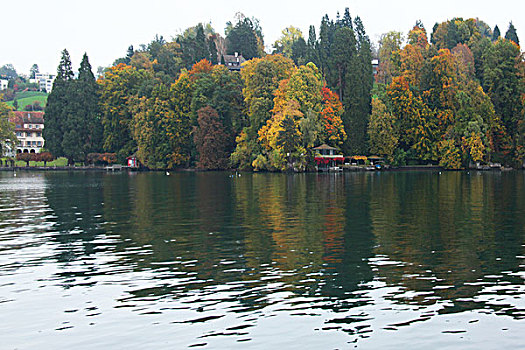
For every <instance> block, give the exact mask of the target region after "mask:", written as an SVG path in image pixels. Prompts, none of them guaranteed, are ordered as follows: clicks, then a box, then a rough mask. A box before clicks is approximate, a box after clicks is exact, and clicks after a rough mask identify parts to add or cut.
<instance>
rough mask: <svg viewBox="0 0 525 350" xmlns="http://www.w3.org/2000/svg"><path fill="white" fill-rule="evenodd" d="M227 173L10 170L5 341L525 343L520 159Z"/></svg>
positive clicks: (3, 216) (3, 210) (0, 322)
mask: <svg viewBox="0 0 525 350" xmlns="http://www.w3.org/2000/svg"><path fill="white" fill-rule="evenodd" d="M231 175H232V173H228V172H211V173H174V174H171V175H170V176H166V175H165V174H163V173H132V174H127V173H121V174H105V173H76V172H75V173H67V172H18V173H17V176H14V175H13V173H12V172H0V348H2V349H4V348H5V349H44V348H49V349H71V348H73V349H109V348H112V349H180V348H188V347H191V348H198V349H200V348H208V349H233V348H237V349H348V348H359V349H379V348H380V349H400V348H403V349H421V348H423V347H426V348H428V349H449V348H450V349H481V348H483V349H495V348H497V349H500V348H508V349H517V348H525V336H524V335H525V284H524V281H525V173H523V172H504V173H500V172H484V173H481V172H470V173H467V172H444V173H442V174H439V173H437V172H385V173H344V174H300V175H286V174H242V176H234V177H232V176H231Z"/></svg>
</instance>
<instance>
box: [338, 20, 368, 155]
mask: <svg viewBox="0 0 525 350" xmlns="http://www.w3.org/2000/svg"><path fill="white" fill-rule="evenodd" d="M354 28H355V33H356V38H357V55H356V56H355V57H354V58H353V59H352V60H351V61H350V66H349V68H348V70H347V72H346V91H345V93H344V95H343V105H344V107H345V113H344V115H343V123H344V125H345V131H346V133H347V135H348V139H347V141H346V142H345V143H344V145H343V148H344V151H345V153H346V154H366V153H367V152H368V146H367V142H368V141H367V132H366V130H367V127H368V120H369V117H370V113H371V111H372V106H371V103H372V95H371V91H372V88H373V85H374V75H373V70H372V51H371V46H370V40H369V38H368V36H367V35H366V33H365V29H364V26H363V23H362V22H361V19H360V18H359V17H356V18H355V20H354Z"/></svg>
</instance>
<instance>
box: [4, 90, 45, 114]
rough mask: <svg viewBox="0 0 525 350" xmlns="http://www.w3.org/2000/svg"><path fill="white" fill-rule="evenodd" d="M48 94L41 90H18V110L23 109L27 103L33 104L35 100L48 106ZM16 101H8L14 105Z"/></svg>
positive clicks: (43, 105) (16, 97) (10, 104)
mask: <svg viewBox="0 0 525 350" xmlns="http://www.w3.org/2000/svg"><path fill="white" fill-rule="evenodd" d="M47 96H48V94H46V93H45V92H39V91H23V92H18V93H17V94H16V96H15V99H16V100H17V101H18V110H19V111H23V110H24V107H25V106H27V105H32V104H33V103H34V102H35V101H38V102H40V105H41V106H42V107H45V106H46V103H47ZM13 102H14V101H8V102H6V103H7V104H8V105H9V106H11V107H13Z"/></svg>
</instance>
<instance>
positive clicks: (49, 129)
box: [43, 49, 74, 157]
mask: <svg viewBox="0 0 525 350" xmlns="http://www.w3.org/2000/svg"><path fill="white" fill-rule="evenodd" d="M73 76H74V74H73V70H72V69H71V58H70V57H69V52H68V51H67V49H64V50H63V51H62V57H61V59H60V63H59V65H58V68H57V77H56V78H55V81H54V83H53V90H52V91H51V93H50V94H49V96H48V99H47V106H46V118H45V127H44V130H43V137H44V140H45V144H46V148H47V149H48V150H49V151H50V152H51V153H53V155H55V156H57V157H59V156H63V155H64V151H63V149H62V141H63V136H64V131H65V130H64V123H65V121H66V120H67V118H69V115H70V108H71V106H70V101H71V98H70V94H71V90H72V89H71V87H72V80H73Z"/></svg>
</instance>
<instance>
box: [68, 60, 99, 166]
mask: <svg viewBox="0 0 525 350" xmlns="http://www.w3.org/2000/svg"><path fill="white" fill-rule="evenodd" d="M72 93H73V101H71V103H74V107H75V110H74V111H73V113H72V115H71V116H70V118H68V120H67V123H66V130H73V129H76V130H77V134H78V136H79V139H77V140H76V142H77V146H76V148H77V149H79V150H80V151H81V154H80V155H79V158H77V160H81V159H84V158H85V156H86V155H87V154H88V153H95V152H100V151H101V150H102V121H101V118H100V107H99V86H98V84H97V82H96V80H95V76H94V74H93V71H92V69H91V64H90V63H89V58H88V56H87V54H84V56H83V57H82V62H81V63H80V68H79V71H78V79H76V80H75V81H74V84H73V91H72ZM66 136H67V131H66V134H65V135H64V138H66ZM79 146H80V147H79ZM64 152H65V153H66V154H67V153H68V152H67V151H66V148H64ZM71 153H74V151H73V150H71Z"/></svg>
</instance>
